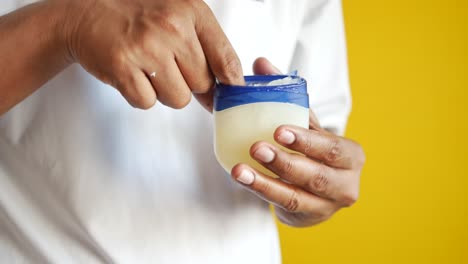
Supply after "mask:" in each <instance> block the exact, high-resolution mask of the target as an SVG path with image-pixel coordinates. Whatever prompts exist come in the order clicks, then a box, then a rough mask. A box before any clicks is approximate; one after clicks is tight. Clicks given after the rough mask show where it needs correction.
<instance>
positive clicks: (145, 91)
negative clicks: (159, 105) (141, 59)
mask: <svg viewBox="0 0 468 264" xmlns="http://www.w3.org/2000/svg"><path fill="white" fill-rule="evenodd" d="M115 86H116V88H117V90H119V91H120V93H121V94H122V96H123V97H124V98H125V99H126V100H127V102H128V103H129V104H130V105H131V106H133V107H135V108H141V109H149V108H151V107H153V106H154V105H155V104H156V92H155V91H154V89H153V87H152V85H151V83H150V81H149V80H148V78H147V77H146V75H145V73H144V72H142V71H141V70H140V69H139V68H138V67H136V66H135V65H129V66H128V67H127V68H126V69H123V70H122V71H121V72H120V74H119V76H118V79H117V80H116V83H115Z"/></svg>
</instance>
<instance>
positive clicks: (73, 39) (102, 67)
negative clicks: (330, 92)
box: [64, 0, 244, 109]
mask: <svg viewBox="0 0 468 264" xmlns="http://www.w3.org/2000/svg"><path fill="white" fill-rule="evenodd" d="M68 5H69V8H68V10H69V14H68V16H69V19H68V22H67V23H65V24H64V31H65V34H66V36H67V43H68V49H69V53H70V58H72V60H73V61H76V62H79V63H80V64H81V65H82V66H83V67H84V68H85V69H86V70H87V71H88V72H90V73H91V74H93V75H94V76H95V77H97V78H98V79H99V80H101V81H103V82H105V83H108V84H110V85H112V86H114V87H115V88H117V89H118V90H119V91H120V92H121V93H122V95H123V96H124V97H125V98H126V100H127V101H128V102H129V103H130V104H131V105H132V106H134V107H138V108H142V109H147V108H150V107H152V106H153V105H154V104H155V103H156V98H157V99H158V100H159V101H161V102H162V103H163V104H165V105H167V106H170V107H173V108H182V107H184V106H186V105H187V104H188V103H189V102H190V99H191V96H192V92H193V93H196V94H200V95H197V98H198V99H199V101H200V102H201V103H202V104H203V105H204V106H205V107H206V108H208V109H211V106H212V105H211V103H212V102H211V101H212V95H211V94H210V93H211V92H212V88H213V86H214V82H215V77H217V78H218V80H219V81H220V82H222V83H226V84H238V85H242V84H244V79H243V73H242V68H241V64H240V62H239V59H238V57H237V55H236V53H235V51H234V50H233V48H232V46H231V44H230V42H229V40H228V39H227V38H226V36H225V34H224V32H223V31H222V29H221V27H220V26H219V24H218V22H217V20H216V18H215V17H214V15H213V13H212V11H211V10H210V8H209V7H208V6H207V5H206V4H205V3H204V1H202V0H190V1H188V0H172V1H167V0H136V1H122V0H80V1H68Z"/></svg>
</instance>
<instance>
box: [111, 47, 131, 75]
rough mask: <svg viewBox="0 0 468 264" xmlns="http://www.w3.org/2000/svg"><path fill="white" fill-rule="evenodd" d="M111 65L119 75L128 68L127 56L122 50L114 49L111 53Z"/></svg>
mask: <svg viewBox="0 0 468 264" xmlns="http://www.w3.org/2000/svg"><path fill="white" fill-rule="evenodd" d="M110 60H111V61H110V63H111V66H112V69H114V71H116V72H117V73H123V72H124V70H125V67H126V66H127V54H126V53H125V52H123V51H122V50H121V49H114V50H112V51H111V55H110Z"/></svg>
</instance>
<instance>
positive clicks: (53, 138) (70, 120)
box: [0, 0, 350, 264]
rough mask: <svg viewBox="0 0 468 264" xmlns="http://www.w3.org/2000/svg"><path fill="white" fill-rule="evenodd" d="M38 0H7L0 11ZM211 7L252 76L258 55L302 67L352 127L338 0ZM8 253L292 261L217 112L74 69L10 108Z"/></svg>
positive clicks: (335, 120) (331, 117) (72, 259)
mask: <svg viewBox="0 0 468 264" xmlns="http://www.w3.org/2000/svg"><path fill="white" fill-rule="evenodd" d="M26 2H31V1H12V0H2V1H0V14H3V13H5V12H8V11H11V10H14V9H15V8H18V7H19V6H20V5H23V4H25V3H26ZM207 2H208V3H209V4H210V6H211V7H212V8H213V10H214V12H215V14H216V16H217V17H218V19H219V21H220V23H221V25H222V26H223V28H224V30H225V31H226V33H227V35H228V37H229V38H230V39H231V41H232V43H233V45H234V47H235V48H236V50H237V51H238V53H239V55H240V57H241V61H242V64H243V67H244V70H245V73H246V74H251V65H252V62H253V61H254V59H255V58H256V57H258V56H265V57H267V58H269V59H270V60H271V61H272V62H273V63H274V64H276V65H277V66H278V67H279V68H280V69H281V70H283V71H284V72H287V71H289V70H291V69H298V70H300V74H301V75H303V76H304V77H305V78H306V79H307V80H308V81H309V87H310V97H311V105H312V108H313V109H315V111H316V113H317V115H318V118H319V120H320V121H321V122H322V124H323V125H325V126H327V127H330V128H334V129H336V130H337V131H340V132H342V131H343V130H344V126H345V123H346V119H347V115H348V112H349V109H350V95H349V88H348V77H347V67H346V50H345V40H344V33H343V21H342V14H341V3H340V1H337V0H336V1H334V0H329V1H325V0H324V1H318V0H302V1H300V0H295V1H290V0H265V1H253V0H225V1H215V0H212V1H207ZM0 41H1V40H0ZM11 52H15V51H11ZM0 262H1V263H244V264H246V263H256V264H258V263H280V262H281V259H280V248H279V242H278V236H277V231H276V226H275V222H274V218H273V217H272V216H271V214H270V211H269V209H268V206H267V204H266V203H264V202H262V201H260V200H259V199H257V198H256V197H255V196H253V195H252V194H250V193H248V192H247V191H245V190H243V189H241V188H240V187H238V186H237V185H236V183H233V182H232V180H231V179H230V178H229V176H228V175H227V174H226V173H224V172H223V170H222V168H221V167H220V166H219V165H218V163H217V162H216V160H215V156H214V154H213V145H212V119H211V115H210V114H208V113H207V112H206V111H205V110H203V109H202V107H200V106H199V105H198V103H197V102H196V101H195V100H193V101H192V102H191V104H190V105H189V106H188V107H187V108H185V109H183V110H172V109H169V108H167V107H164V106H161V105H160V104H158V105H157V106H156V107H154V108H153V109H151V110H149V111H140V110H136V109H133V108H131V107H129V106H128V105H127V103H126V102H125V100H124V99H123V98H122V97H121V96H120V95H119V94H118V93H117V92H116V91H115V90H114V89H112V88H110V87H108V86H106V85H104V84H102V83H100V82H99V81H97V80H96V79H95V78H94V77H92V76H90V75H88V74H87V73H86V72H85V71H84V70H82V69H81V67H80V66H79V65H73V66H71V67H69V68H68V69H66V70H65V71H63V72H62V73H61V74H59V75H58V76H56V78H54V79H53V80H51V81H50V82H49V83H47V84H46V85H45V86H44V87H42V88H41V89H40V90H38V92H36V93H35V94H33V95H32V96H30V97H29V98H27V99H26V100H25V101H23V102H22V103H20V104H19V105H17V106H16V107H15V108H14V109H12V110H11V111H9V112H8V113H6V114H4V115H3V116H0Z"/></svg>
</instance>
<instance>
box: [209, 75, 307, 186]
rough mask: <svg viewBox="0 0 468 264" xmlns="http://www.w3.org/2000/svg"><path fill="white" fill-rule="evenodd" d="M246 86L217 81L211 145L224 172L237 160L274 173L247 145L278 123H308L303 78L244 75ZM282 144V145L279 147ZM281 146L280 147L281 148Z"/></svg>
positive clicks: (267, 138)
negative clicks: (251, 154)
mask: <svg viewBox="0 0 468 264" xmlns="http://www.w3.org/2000/svg"><path fill="white" fill-rule="evenodd" d="M245 81H246V86H231V85H223V84H218V85H217V87H216V91H215V95H214V113H213V115H214V123H215V125H214V129H215V131H214V135H215V137H214V148H215V154H216V157H217V159H218V162H219V163H220V164H221V166H222V167H223V168H224V169H225V170H226V171H227V172H228V173H230V172H231V169H232V168H233V167H234V166H235V165H236V164H238V163H245V164H248V165H250V166H251V167H253V168H255V169H257V170H259V171H261V172H263V173H265V174H267V175H270V176H272V177H276V176H275V175H274V174H273V173H272V172H271V171H269V170H267V169H265V168H264V167H263V166H261V165H260V164H259V163H258V162H256V161H255V160H253V159H252V158H251V157H250V154H249V150H250V147H251V146H252V145H253V144H254V143H255V142H257V141H267V142H269V143H271V144H274V145H276V146H278V147H280V146H279V145H278V144H277V143H275V141H274V139H273V133H274V132H275V130H276V129H277V128H278V127H279V126H281V125H286V124H287V125H296V126H300V127H304V128H308V127H309V96H308V94H307V83H306V81H305V80H304V79H303V78H301V77H298V76H286V75H265V76H246V77H245ZM280 148H282V147H280ZM283 149H284V148H283Z"/></svg>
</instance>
